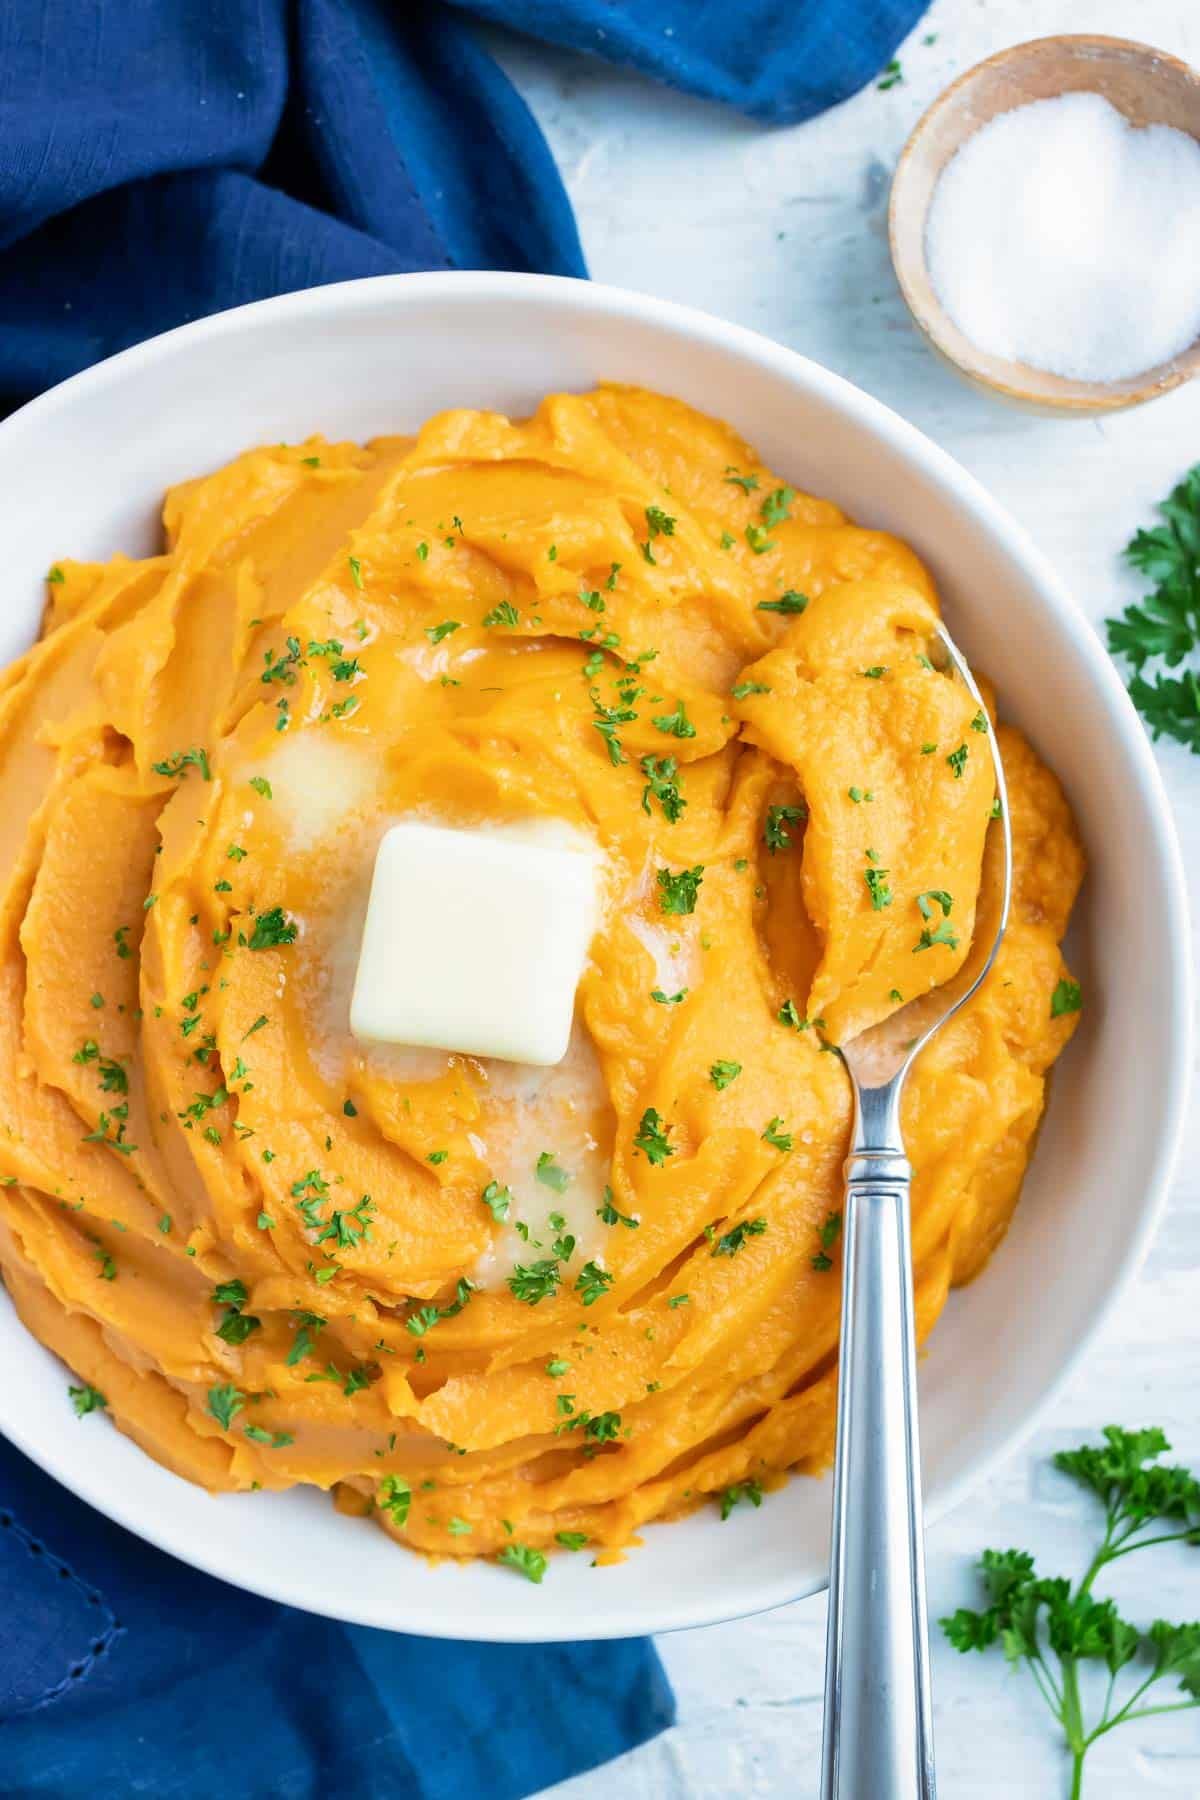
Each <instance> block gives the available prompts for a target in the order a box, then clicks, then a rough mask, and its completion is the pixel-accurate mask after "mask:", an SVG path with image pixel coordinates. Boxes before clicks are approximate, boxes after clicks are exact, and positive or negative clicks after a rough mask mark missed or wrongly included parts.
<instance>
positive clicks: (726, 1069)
mask: <svg viewBox="0 0 1200 1800" xmlns="http://www.w3.org/2000/svg"><path fill="white" fill-rule="evenodd" d="M741 1072H742V1065H741V1063H739V1062H715V1063H712V1064H710V1066H709V1071H708V1079H709V1080H710V1081H711V1082H712V1084H713V1086H714V1087H715V1088H716V1090H717V1092H718V1093H722V1092H723V1091H724V1089H725V1088H727V1087H728V1086H729V1084H730V1082H733V1081H736V1080H737V1078H738V1076H739V1075H740V1074H741Z"/></svg>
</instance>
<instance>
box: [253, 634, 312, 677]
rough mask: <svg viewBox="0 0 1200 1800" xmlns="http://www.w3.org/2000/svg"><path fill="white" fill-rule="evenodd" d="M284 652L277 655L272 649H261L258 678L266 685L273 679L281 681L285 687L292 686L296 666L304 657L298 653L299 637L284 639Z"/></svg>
mask: <svg viewBox="0 0 1200 1800" xmlns="http://www.w3.org/2000/svg"><path fill="white" fill-rule="evenodd" d="M286 644H287V649H286V652H284V653H282V654H279V655H277V654H276V652H275V651H274V650H264V651H263V662H264V663H265V664H266V667H265V668H264V669H263V672H262V674H261V676H260V677H259V680H260V681H262V682H264V683H265V684H266V685H267V686H268V687H269V686H270V684H271V683H272V682H273V681H281V682H283V684H284V685H285V687H293V686H294V685H295V681H296V668H297V666H298V664H299V663H301V662H302V661H303V660H304V659H303V657H302V656H301V654H300V639H299V638H294V637H290V638H288V639H287V640H286Z"/></svg>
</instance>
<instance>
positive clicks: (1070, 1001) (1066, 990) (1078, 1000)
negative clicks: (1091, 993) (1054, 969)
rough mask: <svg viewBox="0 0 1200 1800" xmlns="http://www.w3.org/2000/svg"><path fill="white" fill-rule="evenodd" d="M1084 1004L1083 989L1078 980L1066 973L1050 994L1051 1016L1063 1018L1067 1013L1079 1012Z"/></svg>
mask: <svg viewBox="0 0 1200 1800" xmlns="http://www.w3.org/2000/svg"><path fill="white" fill-rule="evenodd" d="M1082 1006H1083V989H1082V988H1081V987H1080V985H1079V983H1078V982H1077V981H1070V980H1068V979H1067V977H1066V976H1065V975H1064V976H1063V978H1062V980H1061V981H1060V982H1059V983H1058V985H1057V986H1056V987H1055V990H1054V992H1053V993H1052V994H1051V996H1050V1017H1051V1018H1052V1019H1061V1018H1062V1017H1063V1016H1064V1014H1066V1013H1077V1012H1079V1010H1080V1009H1081V1007H1082Z"/></svg>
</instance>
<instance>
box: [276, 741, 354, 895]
mask: <svg viewBox="0 0 1200 1800" xmlns="http://www.w3.org/2000/svg"><path fill="white" fill-rule="evenodd" d="M265 770H266V774H267V777H268V779H269V780H270V783H271V791H272V796H273V800H274V804H275V806H276V807H277V808H278V809H279V811H278V814H277V818H278V821H279V823H280V824H281V825H282V826H283V827H284V830H285V831H286V833H287V836H288V838H289V840H290V843H291V847H292V848H293V849H294V850H300V851H303V850H310V849H313V848H314V847H315V846H317V845H318V844H320V843H322V842H323V841H324V840H325V839H327V838H328V837H329V835H330V833H331V832H333V831H334V830H340V829H341V828H343V827H344V826H345V825H346V822H347V820H348V819H350V818H351V817H352V816H353V815H354V814H356V813H359V812H361V811H362V810H363V809H364V808H365V807H366V806H368V805H369V804H370V802H371V801H372V799H373V797H374V796H375V794H376V793H377V791H378V788H379V781H380V775H381V773H382V769H381V763H380V759H379V758H378V757H377V756H375V755H373V754H372V753H371V752H370V751H369V750H366V749H365V748H364V747H363V746H362V745H361V744H360V743H354V744H350V743H347V742H346V741H345V740H344V739H341V738H339V737H338V736H337V735H336V734H335V733H334V732H332V731H327V730H323V729H322V728H321V727H320V726H316V727H310V728H309V729H308V730H306V731H296V732H289V733H288V734H287V735H286V736H284V737H283V738H281V739H280V743H279V747H278V749H277V750H275V751H274V752H273V753H272V755H271V756H270V757H269V759H268V760H267V762H266V764H265ZM360 929H361V927H360Z"/></svg>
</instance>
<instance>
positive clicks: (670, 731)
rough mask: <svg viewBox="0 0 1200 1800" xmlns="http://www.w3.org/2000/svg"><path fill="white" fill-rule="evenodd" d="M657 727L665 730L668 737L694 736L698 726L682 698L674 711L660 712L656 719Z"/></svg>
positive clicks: (662, 730) (659, 729)
mask: <svg viewBox="0 0 1200 1800" xmlns="http://www.w3.org/2000/svg"><path fill="white" fill-rule="evenodd" d="M654 725H655V729H656V730H658V731H661V732H664V733H665V734H666V736H667V737H677V738H694V737H695V735H696V727H695V726H694V725H693V724H692V721H691V720H690V719H689V718H688V716H687V707H686V706H685V705H684V703H683V701H682V700H680V701H679V702H678V704H677V705H676V707H675V710H674V712H669V713H660V714H659V715H658V716H657V718H656V719H655V720H654Z"/></svg>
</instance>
